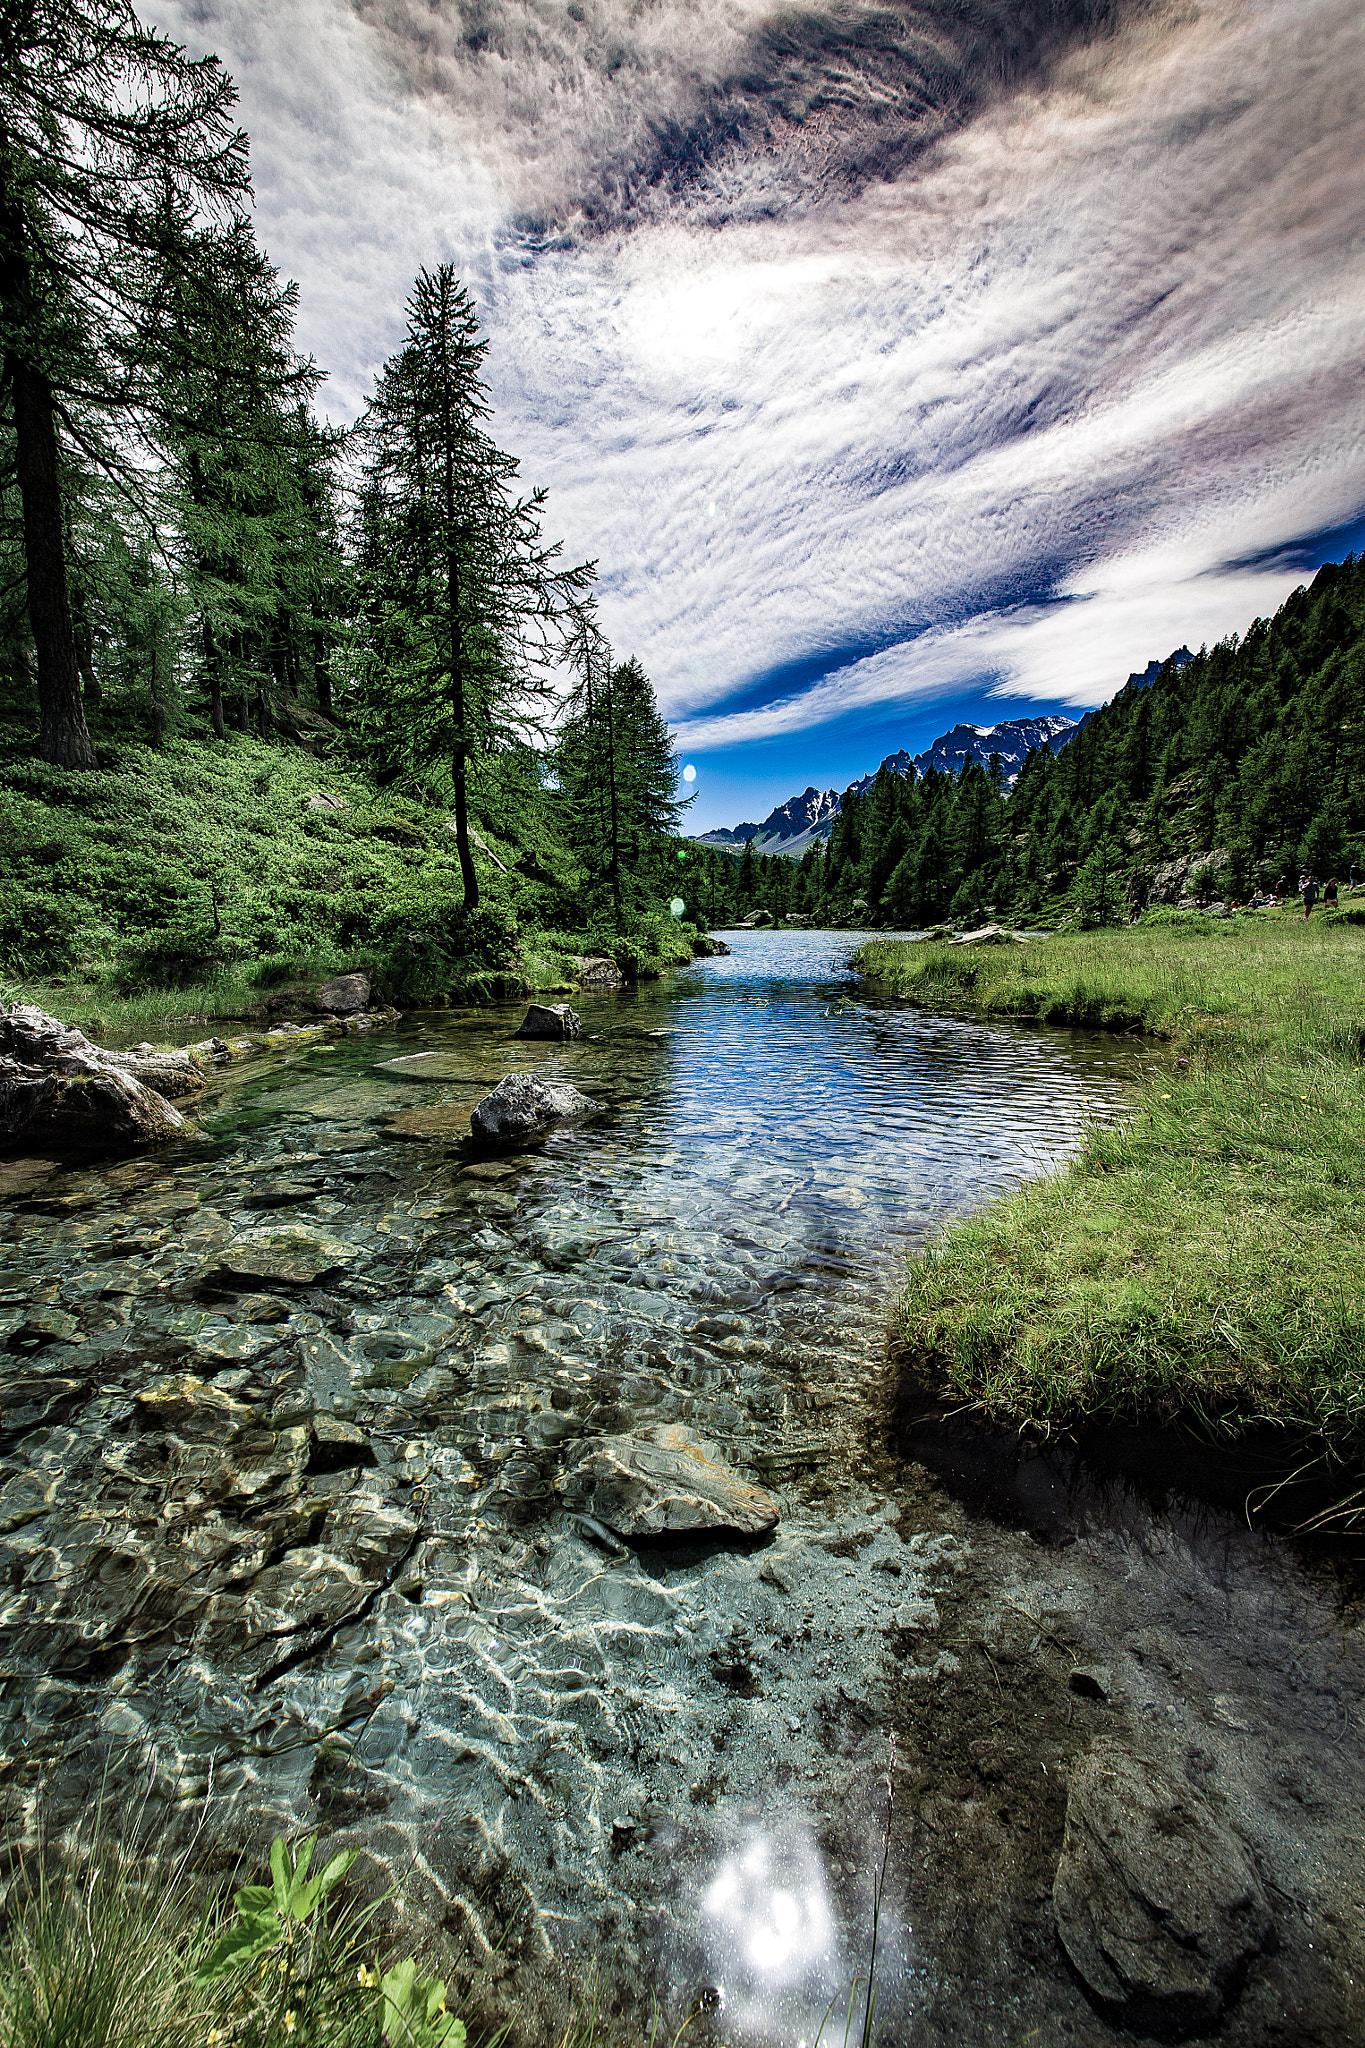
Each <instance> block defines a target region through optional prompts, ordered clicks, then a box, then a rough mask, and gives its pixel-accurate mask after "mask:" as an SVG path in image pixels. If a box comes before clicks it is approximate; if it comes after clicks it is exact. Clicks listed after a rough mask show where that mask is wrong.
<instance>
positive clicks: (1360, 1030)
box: [855, 915, 1365, 1516]
mask: <svg viewBox="0 0 1365 2048" xmlns="http://www.w3.org/2000/svg"><path fill="white" fill-rule="evenodd" d="M1201 923H1202V924H1206V925H1207V926H1208V929H1207V930H1203V929H1199V930H1195V929H1192V928H1190V927H1188V926H1185V927H1174V926H1172V925H1171V924H1169V923H1163V924H1161V925H1157V926H1154V927H1150V928H1145V927H1143V926H1137V927H1135V928H1133V929H1131V930H1128V931H1109V932H1092V933H1086V934H1077V935H1075V936H1074V937H1071V936H1063V937H1052V938H1047V939H1042V940H1038V941H1035V942H1034V943H1033V944H1031V945H1030V946H1029V947H1027V948H1018V949H1011V950H1009V951H1006V950H1005V949H992V950H991V951H990V952H989V953H988V954H981V955H975V954H972V953H970V952H969V949H966V948H955V949H948V948H946V947H944V946H941V945H933V946H929V945H918V946H917V945H914V944H905V943H902V944H899V945H895V944H888V943H887V942H884V941H876V942H873V943H872V944H870V945H868V946H865V947H864V948H863V949H862V951H861V953H860V954H859V955H857V956H856V960H855V965H856V966H857V967H858V968H859V969H860V971H862V972H863V973H865V974H867V975H869V976H872V977H875V978H876V979H878V980H879V981H881V982H882V983H883V984H884V985H887V986H889V987H892V988H894V989H895V990H896V991H897V992H898V993H900V994H903V995H906V996H908V997H909V998H910V999H911V1000H913V1001H916V1002H919V1003H924V1004H931V1003H932V1004H942V1005H943V1006H944V1007H959V1006H965V1005H970V1006H971V1007H973V1008H977V1009H983V1010H986V1011H988V1012H989V1013H990V1014H992V1015H995V1016H1015V1017H1035V1018H1038V1019H1040V1020H1042V1021H1045V1022H1049V1023H1068V1024H1085V1025H1090V1026H1102V1027H1103V1026H1108V1027H1109V1028H1116V1027H1117V1028H1122V1029H1125V1030H1129V1031H1133V1032H1136V1033H1142V1034H1146V1035H1148V1036H1149V1041H1150V1040H1156V1041H1158V1042H1157V1043H1151V1042H1149V1043H1148V1044H1147V1045H1146V1046H1144V1047H1143V1048H1142V1049H1141V1050H1138V1049H1135V1060H1134V1091H1133V1102H1132V1109H1131V1113H1130V1114H1129V1115H1128V1117H1127V1118H1126V1119H1125V1120H1124V1121H1123V1122H1122V1123H1121V1124H1120V1125H1118V1126H1117V1127H1107V1126H1103V1125H1096V1126H1095V1127H1093V1128H1092V1129H1091V1130H1090V1131H1089V1133H1088V1134H1087V1137H1086V1141H1085V1144H1084V1146H1083V1149H1082V1151H1081V1153H1080V1155H1079V1157H1078V1158H1077V1159H1076V1160H1075V1161H1073V1162H1072V1164H1071V1165H1070V1166H1069V1167H1067V1168H1066V1169H1064V1170H1062V1171H1060V1172H1057V1173H1053V1174H1050V1175H1048V1176H1046V1177H1045V1178H1044V1179H1042V1180H1040V1181H1038V1182H1035V1183H1033V1184H1032V1185H1030V1186H1029V1187H1027V1188H1025V1189H1022V1190H1020V1191H1019V1192H1018V1193H1017V1194H1015V1195H1013V1196H1010V1197H1008V1198H1006V1199H1005V1200H1003V1201H1001V1202H998V1203H995V1204H994V1205H992V1207H991V1208H990V1209H989V1210H988V1211H986V1213H985V1214H983V1215H981V1216H979V1217H976V1218H973V1219H970V1220H968V1221H966V1222H964V1223H961V1224H958V1225H956V1226H954V1227H953V1228H952V1229H950V1230H949V1231H947V1232H946V1233H945V1234H944V1236H943V1237H942V1239H941V1240H940V1241H939V1243H938V1244H937V1245H936V1246H934V1247H933V1248H932V1249H931V1250H930V1251H929V1253H928V1254H927V1255H926V1256H924V1257H923V1258H921V1259H917V1260H914V1261H912V1263H911V1265H910V1268H909V1274H908V1280H907V1285H906V1289H905V1293H904V1296H903V1298H902V1302H901V1307H900V1326H901V1334H902V1338H903V1341H904V1346H905V1351H906V1355H907V1360H908V1362H909V1363H910V1364H911V1365H912V1366H913V1367H914V1368H915V1370H916V1371H917V1373H919V1374H920V1375H921V1376H923V1377H925V1378H926V1379H929V1380H930V1381H932V1382H933V1383H934V1384H936V1385H937V1386H938V1387H939V1389H940V1390H941V1391H942V1393H943V1395H944V1396H945V1397H946V1398H947V1399H949V1400H951V1401H952V1402H954V1403H956V1404H959V1405H965V1406H968V1407H972V1408H975V1409H976V1410H978V1411H979V1412H981V1413H983V1414H985V1415H988V1416H990V1417H991V1418H993V1419H996V1420H999V1421H1002V1422H1008V1423H1010V1424H1019V1423H1024V1424H1028V1425H1031V1426H1033V1427H1035V1428H1037V1429H1039V1430H1043V1431H1047V1432H1052V1431H1056V1430H1059V1429H1071V1428H1073V1427H1075V1426H1077V1425H1078V1424H1080V1423H1082V1422H1091V1421H1095V1420H1104V1421H1116V1422H1119V1421H1122V1422H1128V1421H1144V1422H1157V1423H1163V1424H1176V1423H1181V1424H1186V1425H1194V1426H1197V1427H1198V1428H1199V1429H1200V1430H1201V1431H1203V1432H1206V1433H1211V1434H1213V1435H1214V1436H1215V1437H1222V1438H1224V1439H1236V1438H1239V1437H1243V1436H1245V1435H1247V1434H1249V1433H1251V1432H1253V1431H1264V1430H1266V1429H1268V1428H1270V1429H1279V1430H1281V1431H1283V1433H1284V1440H1285V1456H1286V1459H1287V1460H1292V1461H1294V1462H1296V1463H1299V1462H1301V1461H1302V1458H1303V1456H1304V1447H1305V1443H1307V1444H1308V1445H1309V1446H1311V1447H1313V1455H1316V1457H1317V1458H1318V1459H1319V1461H1320V1462H1323V1461H1325V1462H1326V1463H1327V1464H1329V1465H1335V1466H1337V1467H1339V1468H1340V1470H1341V1472H1342V1474H1343V1475H1350V1474H1353V1473H1355V1472H1357V1471H1358V1470H1359V1468H1360V1465H1361V1462H1362V1459H1365V1175H1362V1172H1361V1160H1362V1159H1363V1158H1365V1064H1362V1049H1365V932H1362V931H1361V930H1359V929H1358V928H1356V927H1354V926H1351V925H1348V924H1346V923H1345V922H1344V921H1340V922H1337V923H1335V924H1328V923H1327V922H1326V921H1320V922H1318V923H1317V924H1315V925H1310V926H1307V927H1306V926H1305V924H1304V922H1303V920H1302V919H1301V918H1300V919H1297V920H1295V919H1294V918H1293V916H1292V915H1286V916H1280V917H1275V916H1271V917H1260V918H1257V917H1251V918H1244V919H1230V920H1227V921H1214V920H1201ZM964 954H966V955H967V956H968V957H966V958H964ZM954 996H956V998H957V1001H956V1002H954V1001H953V998H954ZM1357 1512H1358V1510H1357V1509H1354V1508H1353V1509H1351V1510H1350V1514H1351V1515H1352V1516H1354V1515H1355V1514H1356V1513H1357Z"/></svg>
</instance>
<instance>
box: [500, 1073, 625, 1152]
mask: <svg viewBox="0 0 1365 2048" xmlns="http://www.w3.org/2000/svg"><path fill="white" fill-rule="evenodd" d="M601 1107H602V1105H601V1103H600V1102H594V1101H592V1100H591V1098H590V1097H588V1096H586V1095H584V1094H583V1093H582V1092H581V1090H579V1089H577V1088H575V1087H573V1086H571V1084H570V1083H569V1082H567V1081H543V1080H542V1079H541V1078H540V1076H539V1075H538V1074H507V1075H505V1076H504V1077H503V1079H502V1080H501V1081H499V1083H498V1085H497V1087H496V1088H494V1089H493V1090H491V1092H490V1093H489V1094H487V1095H485V1096H484V1098H483V1100H482V1102H480V1103H478V1104H477V1105H476V1107H475V1108H474V1110H473V1111H472V1113H471V1115H470V1119H469V1122H470V1127H471V1128H472V1130H473V1132H474V1136H475V1137H476V1138H482V1139H484V1140H485V1141H486V1142H488V1143H514V1142H516V1141H517V1140H519V1139H525V1138H536V1137H539V1136H540V1135H541V1134H542V1133H543V1132H545V1131H548V1130H551V1129H553V1127H554V1126H555V1125H556V1124H559V1123H565V1122H569V1121H571V1120H572V1119H574V1118H576V1117H582V1116H588V1115H590V1114H591V1113H592V1112H593V1111H594V1110H597V1109H600V1108H601Z"/></svg>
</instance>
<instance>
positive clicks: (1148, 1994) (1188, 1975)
mask: <svg viewBox="0 0 1365 2048" xmlns="http://www.w3.org/2000/svg"><path fill="white" fill-rule="evenodd" d="M1052 1897H1053V1904H1054V1907H1055V1909H1056V1914H1057V1931H1058V1933H1059V1934H1060V1935H1061V1938H1062V1944H1063V1946H1064V1947H1065V1949H1066V1952H1067V1954H1068V1956H1069V1957H1070V1958H1071V1961H1072V1963H1073V1964H1074V1966H1075V1968H1076V1970H1077V1972H1078V1973H1079V1975H1080V1976H1081V1978H1082V1979H1083V1980H1084V1982H1085V1984H1086V1985H1087V1986H1088V1988H1089V1989H1090V1991H1091V1993H1092V1994H1093V1995H1094V1997H1095V1998H1096V2000H1097V2001H1098V2002H1099V2004H1100V2005H1101V2006H1102V2007H1103V2008H1104V2010H1105V2011H1106V2012H1107V2013H1108V2014H1109V2016H1110V2017H1111V2018H1113V2019H1116V2020H1118V2021H1121V2022H1122V2024H1124V2025H1125V2026H1130V2027H1135V2028H1138V2029H1140V2030H1143V2031H1155V2032H1160V2033H1163V2034H1164V2035H1165V2036H1166V2037H1169V2036H1170V2035H1171V2034H1185V2033H1193V2032H1201V2033H1202V2032H1204V2031H1206V2030H1207V2029H1209V2028H1211V2027H1215V2026H1217V2025H1218V2023H1219V2021H1220V2020H1221V2019H1222V2018H1223V2016H1224V2014H1225V2013H1226V2012H1227V2011H1228V2009H1229V2008H1230V2007H1231V2006H1232V2005H1233V2004H1234V2003H1235V2002H1236V1999H1237V1997H1238V1995H1239V1993H1240V1991H1241V1989H1242V1985H1243V1982H1244V1981H1245V1978H1246V1973H1247V1970H1248V1968H1249V1967H1250V1965H1251V1963H1252V1961H1253V1959H1254V1958H1255V1957H1256V1956H1258V1955H1260V1954H1261V1953H1262V1951H1263V1950H1264V1949H1266V1948H1267V1947H1268V1946H1269V1944H1270V1941H1271V1938H1272V1927H1271V1919H1270V1913H1269V1910H1268V1908H1267V1906H1266V1902H1265V1898H1264V1896H1263V1894H1262V1891H1261V1887H1260V1885H1259V1883H1258V1882H1257V1878H1256V1874H1255V1872H1254V1870H1253V1869H1252V1867H1251V1863H1250V1860H1249V1858H1248V1856H1247V1854H1246V1851H1245V1850H1244V1849H1243V1848H1242V1845H1241V1844H1240V1842H1238V1841H1237V1840H1236V1839H1235V1838H1234V1837H1233V1836H1232V1835H1231V1834H1229V1832H1228V1831H1227V1829H1226V1828H1225V1827H1224V1826H1223V1825H1222V1823H1221V1822H1220V1821H1219V1820H1218V1819H1217V1817H1216V1816H1215V1814H1214V1813H1213V1811H1212V1809H1211V1808H1210V1807H1209V1806H1208V1804H1207V1803H1206V1802H1205V1801H1204V1800H1203V1799H1201V1798H1200V1797H1199V1795H1198V1794H1197V1793H1196V1792H1194V1791H1192V1790H1191V1788H1190V1787H1189V1786H1187V1785H1182V1784H1181V1783H1179V1782H1178V1781H1177V1780H1176V1779H1174V1778H1171V1777H1168V1776H1167V1775H1166V1773H1165V1772H1164V1771H1161V1770H1158V1769H1157V1768H1156V1767H1155V1766H1154V1765H1153V1764H1151V1763H1149V1762H1148V1761H1147V1760H1146V1759H1145V1758H1142V1757H1136V1756H1131V1755H1129V1754H1128V1753H1127V1752H1126V1751H1125V1750H1121V1749H1119V1748H1118V1747H1117V1746H1116V1745H1114V1744H1111V1743H1098V1744H1096V1746H1095V1748H1094V1749H1093V1750H1092V1751H1091V1753H1090V1755H1089V1756H1086V1757H1082V1758H1081V1760H1080V1761H1079V1763H1077V1765H1076V1767H1075V1769H1074V1770H1073V1771H1072V1774H1071V1784H1070V1787H1069V1790H1068V1793H1067V1802H1066V1835H1065V1838H1064V1840H1063V1842H1062V1854H1061V1860H1060V1862H1059V1863H1058V1865H1057V1876H1056V1879H1055V1882H1054V1884H1053V1888H1052Z"/></svg>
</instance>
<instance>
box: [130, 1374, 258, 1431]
mask: <svg viewBox="0 0 1365 2048" xmlns="http://www.w3.org/2000/svg"><path fill="white" fill-rule="evenodd" d="M136 1403H137V1418H138V1421H139V1423H140V1424H141V1425H142V1427H143V1428H144V1429H164V1430H169V1431H170V1432H171V1433H172V1434H174V1435H176V1436H185V1437H187V1438H189V1439H190V1440H191V1441H204V1440H207V1441H209V1442H212V1443H226V1442H228V1441H229V1440H230V1439H231V1438H232V1437H234V1436H237V1435H239V1434H240V1433H241V1431H243V1430H244V1429H249V1428H250V1427H251V1424H252V1422H253V1421H254V1419H255V1418H254V1417H253V1415H252V1411H251V1409H250V1408H249V1407H248V1406H247V1405H246V1403H245V1402H244V1401H235V1400H234V1399H233V1397H232V1395H231V1394H227V1393H224V1391H223V1389H222V1388H221V1387H212V1386H210V1385H209V1384H208V1382H207V1381H206V1380H201V1379H196V1378H195V1377H194V1376H193V1374H191V1373H179V1374H177V1375H176V1376H174V1377H170V1376H167V1377H165V1378H162V1379H155V1380H153V1381H152V1382H151V1384H150V1385H149V1386H146V1387H144V1388H143V1389H142V1391H141V1392H140V1393H139V1394H138V1395H137V1396H136Z"/></svg>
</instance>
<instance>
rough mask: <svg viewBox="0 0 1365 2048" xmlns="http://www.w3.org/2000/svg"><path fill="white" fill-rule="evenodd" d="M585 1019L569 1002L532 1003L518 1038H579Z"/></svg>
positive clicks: (521, 1025) (519, 1029)
mask: <svg viewBox="0 0 1365 2048" xmlns="http://www.w3.org/2000/svg"><path fill="white" fill-rule="evenodd" d="M582 1028H583V1020H582V1018H581V1017H580V1016H579V1014H578V1012H577V1010H571V1009H570V1008H569V1005H568V1004H567V1003H532V1004H531V1007H530V1009H529V1010H528V1011H527V1012H526V1015H525V1016H524V1017H523V1018H522V1020H521V1024H520V1026H519V1027H518V1030H517V1034H516V1035H517V1037H518V1038H577V1036H578V1034H579V1032H580V1031H581V1030H582Z"/></svg>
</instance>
